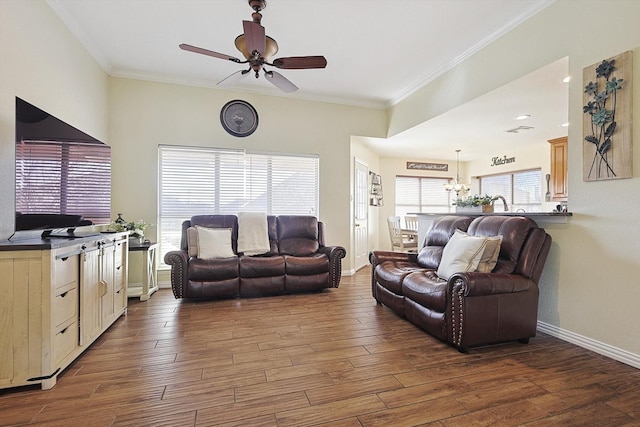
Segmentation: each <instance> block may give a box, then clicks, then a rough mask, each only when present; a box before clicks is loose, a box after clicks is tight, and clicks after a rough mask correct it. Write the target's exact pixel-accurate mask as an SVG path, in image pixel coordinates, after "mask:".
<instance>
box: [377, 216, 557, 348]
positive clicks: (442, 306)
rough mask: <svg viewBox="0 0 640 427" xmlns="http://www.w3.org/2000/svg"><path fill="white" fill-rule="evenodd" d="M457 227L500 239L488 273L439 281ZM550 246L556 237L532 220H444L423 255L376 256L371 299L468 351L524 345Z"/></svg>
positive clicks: (530, 332) (532, 325)
mask: <svg viewBox="0 0 640 427" xmlns="http://www.w3.org/2000/svg"><path fill="white" fill-rule="evenodd" d="M456 229H458V230H461V231H466V232H467V235H470V236H501V237H502V241H501V243H500V246H499V255H498V258H497V260H495V262H496V264H495V267H494V268H492V270H491V271H490V272H480V271H468V272H457V273H453V274H452V275H451V276H450V277H449V278H448V279H446V280H445V279H443V278H440V277H439V276H438V275H437V271H438V267H439V264H440V261H441V259H442V256H443V251H444V248H445V246H446V244H447V243H448V242H449V240H450V239H451V237H452V235H453V234H454V232H455V230H456ZM459 234H461V233H459ZM550 246H551V237H550V236H549V235H548V234H547V233H546V232H545V231H544V229H542V228H539V227H538V226H537V224H536V223H535V222H534V221H533V220H531V219H529V218H525V217H521V216H493V215H489V216H480V217H478V218H476V219H473V218H470V217H464V216H453V215H449V216H443V217H440V218H439V219H437V220H435V221H434V222H433V223H432V225H431V228H430V229H429V231H428V232H427V235H426V237H425V242H424V247H423V248H422V249H421V250H420V251H419V252H418V253H417V254H415V253H413V254H412V253H398V252H385V251H373V252H371V254H370V262H371V264H372V266H373V268H372V292H373V296H374V298H375V299H376V300H377V301H378V303H379V304H384V305H386V306H387V307H389V308H391V309H392V310H393V311H394V312H395V313H397V314H398V315H400V316H402V317H404V318H406V319H407V320H409V321H410V322H411V323H413V324H415V325H417V326H418V327H420V328H421V329H423V330H425V331H426V332H428V333H429V334H431V335H433V336H435V337H436V338H439V339H440V340H443V341H446V342H448V343H450V344H453V345H454V346H456V347H457V348H458V349H459V350H460V351H462V352H466V351H467V350H468V348H469V347H471V346H478V345H484V344H491V343H498V342H505V341H515V340H519V341H520V342H523V343H526V342H528V341H529V338H530V337H533V336H535V334H536V325H537V313H538V280H539V279H540V276H541V274H542V269H543V267H544V263H545V261H546V258H547V255H548V253H549V248H550ZM496 252H497V251H496Z"/></svg>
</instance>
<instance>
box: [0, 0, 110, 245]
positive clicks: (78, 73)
mask: <svg viewBox="0 0 640 427" xmlns="http://www.w3.org/2000/svg"><path fill="white" fill-rule="evenodd" d="M107 91H108V76H107V74H106V73H105V72H104V71H102V69H101V68H100V67H99V66H98V65H97V64H96V62H95V61H94V60H93V58H92V57H91V56H90V55H89V54H88V53H87V51H86V50H85V49H84V47H83V46H82V45H81V44H80V43H79V42H78V41H77V40H76V39H75V38H74V37H73V36H72V35H71V34H70V33H69V31H68V30H67V29H66V27H64V25H63V24H62V22H60V20H59V19H58V17H57V16H56V15H55V14H54V13H53V11H52V10H51V8H49V7H48V6H47V5H46V3H45V2H44V1H18V0H2V1H0V182H2V185H1V186H0V239H6V238H8V237H9V236H10V235H11V234H12V233H13V228H14V186H15V183H14V161H15V157H14V154H15V151H14V147H15V138H16V136H15V97H16V96H18V97H20V98H22V99H24V100H25V101H28V102H30V103H32V104H35V105H37V106H38V107H40V108H42V109H43V110H46V111H47V112H49V113H51V114H53V115H55V116H57V117H58V118H60V119H62V120H64V121H66V122H68V123H73V125H74V126H76V127H78V128H80V129H82V130H83V131H84V132H86V133H88V134H90V135H91V136H93V137H95V138H98V139H101V140H103V141H104V140H107V139H108V132H107V114H108V103H107V101H108V98H107V95H108V93H107Z"/></svg>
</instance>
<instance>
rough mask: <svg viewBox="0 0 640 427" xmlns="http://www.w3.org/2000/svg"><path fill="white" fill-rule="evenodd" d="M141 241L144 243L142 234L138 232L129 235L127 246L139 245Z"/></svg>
mask: <svg viewBox="0 0 640 427" xmlns="http://www.w3.org/2000/svg"><path fill="white" fill-rule="evenodd" d="M142 243H144V236H140V235H139V234H131V235H129V246H140V245H141V244H142Z"/></svg>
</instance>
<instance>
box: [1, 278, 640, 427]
mask: <svg viewBox="0 0 640 427" xmlns="http://www.w3.org/2000/svg"><path fill="white" fill-rule="evenodd" d="M369 274H370V273H369V270H368V268H367V269H364V270H361V271H360V272H359V273H358V274H357V275H355V276H354V277H346V278H343V280H342V283H341V286H340V288H339V289H331V290H329V291H326V292H324V293H320V294H309V295H289V296H282V297H271V298H256V299H237V300H226V301H208V302H197V303H193V302H186V301H177V300H175V299H174V298H173V295H172V294H171V292H170V291H169V290H161V291H160V292H158V293H157V294H155V295H154V296H153V297H152V298H151V299H150V300H149V301H146V302H139V301H137V300H133V299H132V300H129V313H128V316H127V317H123V318H121V319H120V320H118V321H117V322H116V323H115V324H114V325H113V326H112V327H111V328H110V329H109V331H107V333H105V334H104V335H103V336H102V337H101V338H100V339H99V340H98V341H97V342H96V343H95V344H94V345H93V346H92V347H91V348H90V349H89V350H88V351H87V352H85V354H84V355H82V356H81V357H80V358H79V359H78V360H77V361H76V362H75V363H74V364H73V365H72V366H70V367H69V368H68V369H67V370H66V371H65V372H64V373H63V375H61V376H60V377H59V379H58V384H57V385H56V386H55V387H54V388H53V389H52V390H48V391H41V390H39V389H35V388H22V389H14V390H10V391H7V390H4V391H0V425H3V426H4V425H23V424H29V425H46V426H65V427H66V426H209V425H224V426H312V425H313V426H319V425H327V426H328V425H330V426H342V427H347V426H349V427H351V426H418V425H420V426H425V425H427V426H455V425H459V426H469V425H479V426H480V425H486V426H508V425H533V426H569V425H575V426H587V425H588V426H623V425H624V426H632V425H633V426H640V370H637V369H635V368H632V367H629V366H627V365H624V364H621V363H618V362H616V361H613V360H611V359H608V358H605V357H603V356H600V355H597V354H595V353H592V352H590V351H587V350H584V349H581V348H579V347H576V346H574V345H571V344H568V343H565V342H563V341H560V340H558V339H556V338H553V337H550V336H547V335H544V334H539V336H537V337H536V338H534V339H532V340H531V342H530V343H529V344H528V345H523V344H519V343H512V344H506V345H500V346H493V347H487V348H481V349H475V350H472V351H471V352H470V353H469V354H460V353H459V352H458V351H456V350H455V349H453V348H451V347H449V346H447V345H445V344H443V343H441V342H439V341H437V340H435V339H433V338H431V337H430V336H428V335H426V334H425V333H424V332H422V331H421V330H419V329H417V328H416V327H414V326H412V325H411V324H409V323H408V322H406V321H404V320H402V319H400V318H398V317H397V316H396V315H394V314H393V313H392V312H391V311H390V310H388V309H387V308H386V307H384V306H378V305H376V303H375V301H374V300H373V298H372V297H371V293H370V282H369V280H370V279H369Z"/></svg>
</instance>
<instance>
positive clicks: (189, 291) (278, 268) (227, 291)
mask: <svg viewBox="0 0 640 427" xmlns="http://www.w3.org/2000/svg"><path fill="white" fill-rule="evenodd" d="M195 226H202V227H207V228H229V229H231V240H232V241H231V245H232V249H233V252H234V253H235V254H236V255H235V256H232V257H228V258H217V259H199V258H197V257H190V256H189V252H188V241H187V230H188V229H189V227H195ZM267 228H268V234H269V243H270V246H271V249H270V251H269V252H268V253H266V254H263V255H256V256H245V255H243V254H242V253H240V254H238V251H237V248H238V218H237V216H235V215H197V216H193V217H191V219H190V220H187V221H184V222H183V223H182V240H181V244H180V248H181V249H180V250H178V251H171V252H168V253H167V254H166V255H165V257H164V261H165V263H166V264H168V265H170V266H171V288H172V289H173V294H174V296H175V297H176V298H190V299H211V298H234V297H253V296H267V295H277V294H285V293H295V292H311V291H320V290H322V289H325V288H337V287H338V285H339V284H340V277H341V268H342V261H341V260H342V258H344V256H345V255H346V251H345V249H344V248H343V247H341V246H325V244H324V224H323V223H322V222H319V221H318V220H317V219H316V218H315V217H312V216H297V215H288V216H283V215H281V216H268V217H267Z"/></svg>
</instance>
